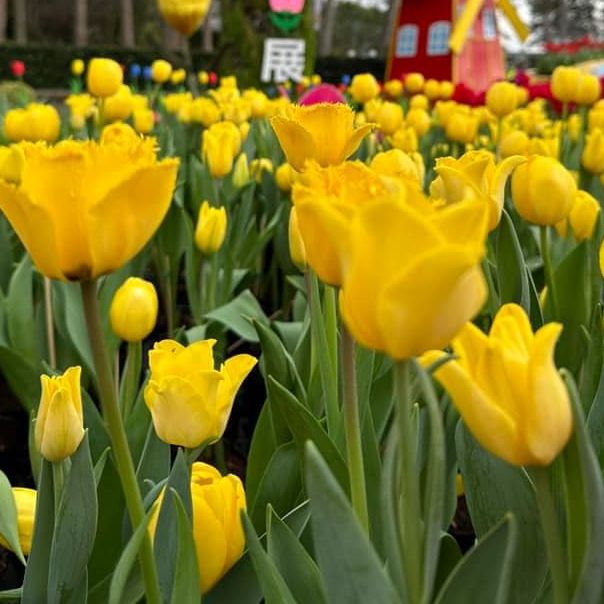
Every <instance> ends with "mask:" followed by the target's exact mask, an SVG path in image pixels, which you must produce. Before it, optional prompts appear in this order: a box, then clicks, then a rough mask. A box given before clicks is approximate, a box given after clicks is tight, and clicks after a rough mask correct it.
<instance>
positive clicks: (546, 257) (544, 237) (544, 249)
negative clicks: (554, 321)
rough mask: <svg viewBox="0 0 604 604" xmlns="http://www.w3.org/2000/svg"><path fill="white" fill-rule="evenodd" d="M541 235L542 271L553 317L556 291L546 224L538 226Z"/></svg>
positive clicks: (555, 314)
mask: <svg viewBox="0 0 604 604" xmlns="http://www.w3.org/2000/svg"><path fill="white" fill-rule="evenodd" d="M539 229H540V233H539V234H540V236H541V257H542V258H543V271H544V273H545V283H546V285H547V295H548V297H549V299H550V300H551V308H552V314H553V316H554V318H556V317H557V316H558V295H557V294H558V292H557V291H556V284H555V283H554V269H553V266H552V257H551V254H550V246H549V230H548V227H547V226H544V225H542V226H540V227H539Z"/></svg>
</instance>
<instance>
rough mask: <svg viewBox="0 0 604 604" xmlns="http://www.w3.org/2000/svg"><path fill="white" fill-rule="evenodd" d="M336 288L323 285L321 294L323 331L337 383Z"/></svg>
mask: <svg viewBox="0 0 604 604" xmlns="http://www.w3.org/2000/svg"><path fill="white" fill-rule="evenodd" d="M336 297H337V290H336V288H335V287H331V286H329V285H326V286H325V292H324V294H323V309H324V310H323V313H324V316H325V333H326V334H327V347H328V350H329V358H330V360H331V371H332V372H333V376H334V378H333V379H334V380H335V382H336V384H337V383H338V311H337V305H336Z"/></svg>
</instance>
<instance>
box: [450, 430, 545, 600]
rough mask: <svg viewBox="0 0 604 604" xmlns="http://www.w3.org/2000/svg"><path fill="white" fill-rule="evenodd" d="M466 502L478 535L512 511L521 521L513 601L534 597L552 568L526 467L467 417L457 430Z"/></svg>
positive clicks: (515, 561)
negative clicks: (477, 435)
mask: <svg viewBox="0 0 604 604" xmlns="http://www.w3.org/2000/svg"><path fill="white" fill-rule="evenodd" d="M456 443H457V453H458V459H459V465H460V469H461V474H462V476H463V480H464V489H465V495H466V503H467V505H468V509H469V512H470V517H471V518H472V524H473V526H474V529H475V531H476V535H477V536H478V538H479V539H480V538H482V537H483V536H485V535H486V534H487V533H488V532H489V531H490V530H491V529H492V528H493V527H494V526H495V525H496V524H497V523H498V522H499V521H500V520H501V518H502V517H503V516H504V515H505V514H506V513H507V512H511V513H512V514H513V515H514V518H515V520H516V523H517V525H518V549H517V552H516V556H515V558H514V563H513V567H512V577H511V592H510V601H511V602H532V601H533V600H535V598H536V596H537V594H538V593H539V591H540V589H541V586H542V585H543V582H544V580H545V575H546V572H547V568H548V566H547V559H546V556H544V555H543V552H544V551H545V545H544V542H543V532H542V530H541V518H540V515H539V510H538V508H537V502H536V499H535V492H534V489H533V486H532V483H531V482H530V481H529V479H528V476H527V475H526V472H525V471H524V470H523V469H522V468H516V467H514V466H511V465H509V464H507V463H505V462H504V461H501V460H500V459H497V458H496V457H494V456H493V455H491V454H490V453H488V452H487V451H485V450H484V449H483V448H482V447H481V446H480V445H479V444H478V442H477V441H476V440H475V439H474V438H473V436H472V435H471V434H470V433H469V432H468V430H467V429H466V427H465V426H464V425H463V423H462V422H460V423H459V425H458V428H457V435H456Z"/></svg>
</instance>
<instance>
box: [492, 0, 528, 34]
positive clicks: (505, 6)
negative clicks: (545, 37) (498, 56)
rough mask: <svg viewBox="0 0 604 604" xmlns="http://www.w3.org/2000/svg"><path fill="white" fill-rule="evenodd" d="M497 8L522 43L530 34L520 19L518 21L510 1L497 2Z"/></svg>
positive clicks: (500, 0)
mask: <svg viewBox="0 0 604 604" xmlns="http://www.w3.org/2000/svg"><path fill="white" fill-rule="evenodd" d="M497 8H498V9H500V10H501V12H502V13H503V14H504V15H505V16H506V18H507V20H508V21H509V22H510V25H511V26H512V27H513V28H514V31H515V32H516V34H517V36H518V37H519V38H520V40H521V42H524V41H525V40H526V39H527V38H528V36H529V34H530V33H531V32H530V30H529V28H528V27H527V26H526V25H525V24H524V22H523V21H522V19H520V17H519V15H518V13H517V12H516V9H515V8H514V5H513V4H512V3H511V2H510V0H497Z"/></svg>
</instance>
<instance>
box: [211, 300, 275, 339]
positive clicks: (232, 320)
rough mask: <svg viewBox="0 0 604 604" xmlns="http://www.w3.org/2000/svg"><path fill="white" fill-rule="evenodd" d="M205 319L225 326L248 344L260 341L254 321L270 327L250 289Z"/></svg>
mask: <svg viewBox="0 0 604 604" xmlns="http://www.w3.org/2000/svg"><path fill="white" fill-rule="evenodd" d="M205 317H206V319H210V320H212V321H217V322H218V323H220V324H222V325H224V326H225V327H227V328H228V329H230V330H231V331H233V332H234V333H235V334H237V335H238V336H239V337H240V338H243V339H244V340H247V341H248V342H257V341H258V335H257V334H256V330H255V329H254V326H253V325H252V319H255V320H256V321H258V322H259V323H264V324H265V325H268V318H267V317H266V315H265V314H264V311H263V310H262V308H261V307H260V304H259V303H258V300H256V298H255V296H254V294H252V292H251V291H250V290H249V289H246V290H245V291H243V292H241V293H240V294H239V295H238V296H237V297H236V298H234V299H233V300H231V301H230V302H229V303H228V304H225V305H224V306H220V307H218V308H215V309H214V310H212V311H210V312H209V313H207V314H206V315H205Z"/></svg>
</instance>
